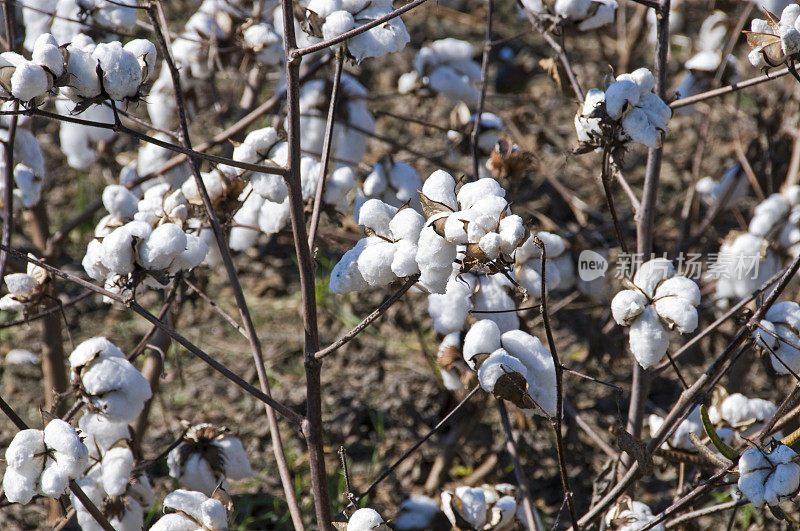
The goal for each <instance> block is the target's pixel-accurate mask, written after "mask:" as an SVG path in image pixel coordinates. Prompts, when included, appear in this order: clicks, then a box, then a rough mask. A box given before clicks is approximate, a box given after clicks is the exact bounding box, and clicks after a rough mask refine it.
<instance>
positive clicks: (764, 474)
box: [738, 444, 800, 507]
mask: <svg viewBox="0 0 800 531" xmlns="http://www.w3.org/2000/svg"><path fill="white" fill-rule="evenodd" d="M796 456H797V454H796V453H795V452H794V451H793V450H792V449H791V448H789V447H788V446H785V445H783V444H778V445H777V446H775V448H773V450H772V451H771V452H769V453H767V452H766V450H763V449H761V448H749V449H747V450H745V451H744V452H743V453H742V455H741V457H740V458H739V483H738V487H739V490H740V491H741V492H742V494H743V495H744V496H745V497H746V498H747V499H748V500H750V502H751V503H752V504H753V505H754V506H755V507H763V506H764V504H765V503H766V504H768V505H777V504H778V503H780V502H781V500H783V499H785V498H788V497H791V496H793V495H794V494H795V492H797V489H798V486H800V465H797V464H796V463H793V462H792V460H793V459H794V458H795V457H796Z"/></svg>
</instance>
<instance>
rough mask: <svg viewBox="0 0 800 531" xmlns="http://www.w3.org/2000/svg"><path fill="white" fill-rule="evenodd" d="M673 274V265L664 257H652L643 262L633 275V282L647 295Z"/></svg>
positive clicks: (652, 293)
mask: <svg viewBox="0 0 800 531" xmlns="http://www.w3.org/2000/svg"><path fill="white" fill-rule="evenodd" d="M672 276H675V266H673V265H672V262H671V261H669V260H667V259H666V258H654V259H652V260H648V261H647V262H645V263H643V264H642V265H641V266H640V267H639V269H638V270H637V271H636V274H635V275H634V276H633V283H634V284H635V285H636V286H637V287H638V288H639V289H641V290H642V292H644V294H645V295H647V296H648V297H651V298H652V297H653V296H654V295H655V290H656V288H657V287H658V285H659V284H661V282H662V281H664V280H666V279H668V278H670V277H672Z"/></svg>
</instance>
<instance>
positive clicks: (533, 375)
mask: <svg viewBox="0 0 800 531" xmlns="http://www.w3.org/2000/svg"><path fill="white" fill-rule="evenodd" d="M500 343H501V344H502V345H503V348H504V349H505V350H506V351H507V352H508V353H509V354H511V355H512V356H514V357H516V358H517V359H519V360H520V361H521V362H522V364H523V365H525V368H526V369H527V371H528V374H527V380H528V383H529V386H528V393H530V395H531V397H532V398H533V400H534V402H536V403H537V404H538V405H539V406H540V407H541V408H542V410H543V412H544V413H545V414H546V415H549V416H551V417H552V416H555V415H556V370H555V365H554V364H553V356H552V354H550V352H549V351H548V350H547V349H546V348H545V347H544V345H542V342H541V341H540V340H539V338H537V337H533V336H531V335H530V334H527V333H525V332H523V331H522V330H509V331H508V332H505V333H504V334H503V335H502V336H501V337H500Z"/></svg>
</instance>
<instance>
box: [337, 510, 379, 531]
mask: <svg viewBox="0 0 800 531" xmlns="http://www.w3.org/2000/svg"><path fill="white" fill-rule="evenodd" d="M373 529H378V530H388V529H389V526H387V525H386V524H385V523H384V522H383V518H381V515H380V514H378V511H376V510H375V509H370V508H369V507H364V508H362V509H359V510H357V511H356V512H354V513H353V515H352V516H351V517H350V518H349V519H348V520H347V531H372V530H373Z"/></svg>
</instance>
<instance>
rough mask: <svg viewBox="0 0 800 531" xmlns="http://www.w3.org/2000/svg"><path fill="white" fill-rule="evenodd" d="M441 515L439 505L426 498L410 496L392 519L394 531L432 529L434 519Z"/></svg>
mask: <svg viewBox="0 0 800 531" xmlns="http://www.w3.org/2000/svg"><path fill="white" fill-rule="evenodd" d="M440 514H441V509H439V504H438V503H436V501H435V500H433V499H432V498H429V497H427V496H419V495H418V496H411V497H410V498H409V499H407V500H404V501H403V502H402V503H401V504H400V508H399V512H398V514H397V516H396V517H395V519H394V528H395V530H396V531H422V530H424V529H432V528H433V527H432V524H433V521H434V519H435V518H436V517H437V516H439V515H440Z"/></svg>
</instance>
